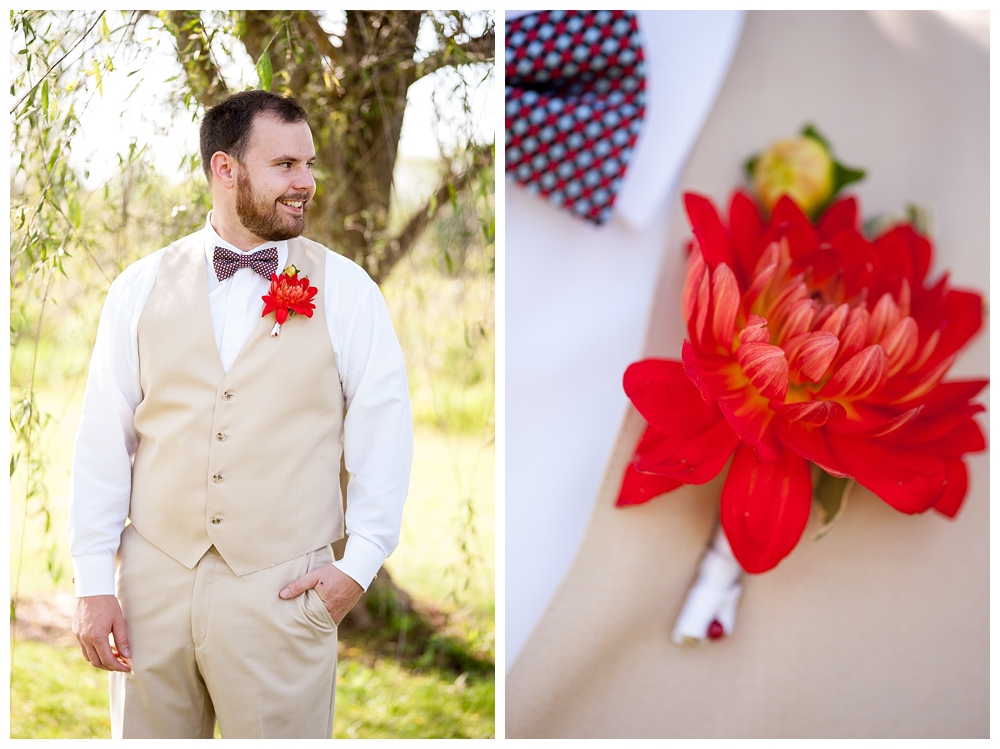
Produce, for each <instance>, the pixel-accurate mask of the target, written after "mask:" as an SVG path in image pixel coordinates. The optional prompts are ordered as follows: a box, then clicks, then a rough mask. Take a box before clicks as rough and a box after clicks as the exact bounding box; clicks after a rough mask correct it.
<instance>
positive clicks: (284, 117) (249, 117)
mask: <svg viewBox="0 0 1000 749" xmlns="http://www.w3.org/2000/svg"><path fill="white" fill-rule="evenodd" d="M259 114H268V115H272V116H274V117H276V118H277V119H279V120H281V121H282V122H306V110H304V109H303V108H302V105H301V104H299V103H298V101H296V100H295V99H294V98H292V97H291V96H278V95H277V94H272V93H271V92H269V91H241V92H240V93H238V94H233V95H232V96H230V97H228V98H227V99H225V100H224V101H221V102H219V103H218V104H216V105H215V106H214V107H212V108H211V109H209V110H208V111H207V112H205V116H204V117H202V118H201V129H200V140H201V168H202V169H203V170H204V172H205V177H207V178H208V181H209V182H211V181H212V155H213V154H214V153H215V152H216V151H222V152H223V153H228V154H229V155H230V156H232V157H233V158H234V159H236V160H237V161H239V162H241V163H242V161H243V155H244V154H245V153H246V150H247V145H248V144H249V142H250V129H251V128H252V127H253V121H254V118H255V117H256V116H257V115H259Z"/></svg>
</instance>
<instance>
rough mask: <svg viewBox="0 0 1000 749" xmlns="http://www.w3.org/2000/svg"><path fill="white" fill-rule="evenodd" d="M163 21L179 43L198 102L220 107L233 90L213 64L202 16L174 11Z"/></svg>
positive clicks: (180, 56)
mask: <svg viewBox="0 0 1000 749" xmlns="http://www.w3.org/2000/svg"><path fill="white" fill-rule="evenodd" d="M161 18H162V19H163V23H164V25H165V26H166V27H167V30H169V31H170V33H171V34H173V35H174V38H175V39H176V40H177V51H178V53H179V54H178V56H177V57H178V59H179V60H180V63H181V65H182V66H183V68H184V73H185V75H186V76H187V79H188V84H189V85H190V87H191V90H192V91H193V92H194V95H195V98H197V99H198V102H199V103H200V104H201V105H202V106H204V107H206V108H207V107H211V106H213V105H214V104H217V103H218V102H219V101H221V100H222V99H224V98H225V97H226V96H227V95H228V94H229V89H228V88H227V86H226V82H225V81H224V80H223V79H222V75H221V74H220V73H219V70H218V68H217V67H216V66H215V63H214V62H212V55H211V50H210V48H209V42H208V39H207V38H206V37H205V27H204V26H203V25H202V23H201V15H200V13H199V12H198V11H196V10H171V11H166V12H163V13H161Z"/></svg>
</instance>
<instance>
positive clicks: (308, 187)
mask: <svg viewBox="0 0 1000 749" xmlns="http://www.w3.org/2000/svg"><path fill="white" fill-rule="evenodd" d="M292 187H293V188H294V189H296V190H302V191H304V192H308V193H309V197H310V198H311V197H312V195H313V193H314V192H315V191H316V180H315V179H314V178H313V175H312V171H311V170H310V169H309V167H308V166H306V165H305V164H303V165H302V166H301V167H299V168H298V169H296V170H295V179H294V180H293V181H292Z"/></svg>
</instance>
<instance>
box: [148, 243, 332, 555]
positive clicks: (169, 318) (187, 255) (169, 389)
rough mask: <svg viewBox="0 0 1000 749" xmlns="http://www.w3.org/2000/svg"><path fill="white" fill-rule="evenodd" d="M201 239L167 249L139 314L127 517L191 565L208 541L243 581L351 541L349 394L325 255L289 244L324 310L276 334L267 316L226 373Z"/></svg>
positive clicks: (323, 251)
mask: <svg viewBox="0 0 1000 749" xmlns="http://www.w3.org/2000/svg"><path fill="white" fill-rule="evenodd" d="M203 242H204V240H203V235H202V234H201V233H200V232H199V233H196V234H192V235H191V236H188V237H185V238H184V239H181V240H179V241H177V242H175V243H174V244H172V245H170V246H169V247H167V248H166V250H165V251H164V255H163V259H162V261H161V263H160V266H159V269H158V271H157V274H156V280H155V282H154V284H153V289H152V291H151V293H150V296H149V299H148V301H147V302H146V305H145V307H144V308H143V311H142V314H141V315H140V317H139V327H138V339H139V369H140V383H141V386H142V396H143V397H142V402H141V403H140V404H139V406H138V408H137V409H136V412H135V429H136V433H137V435H138V437H139V445H138V448H137V450H136V455H135V461H134V463H133V468H132V501H131V505H130V508H129V518H130V520H131V522H132V524H133V525H134V526H135V528H136V530H137V531H139V533H141V534H142V535H143V536H144V537H145V538H147V539H148V540H149V541H150V542H152V543H153V544H155V545H156V546H157V547H159V548H160V549H161V550H163V551H164V552H166V553H167V554H169V555H170V556H172V557H173V558H174V559H176V560H177V561H178V562H180V563H181V564H183V565H185V566H187V567H189V568H191V567H194V565H195V564H197V563H198V560H199V559H201V557H202V555H203V554H204V553H205V551H207V550H208V549H209V547H211V546H213V545H214V546H215V547H216V549H218V551H219V553H220V554H221V555H222V557H223V559H225V560H226V562H227V563H228V564H229V566H230V567H231V568H232V570H233V571H234V572H235V573H236V574H237V575H244V574H247V573H250V572H255V571H257V570H260V569H263V568H264V567H269V566H271V565H274V564H278V563H279V562H284V561H286V560H288V559H292V558H294V557H296V556H299V555H301V554H305V553H307V552H309V551H312V550H313V549H317V548H319V547H321V546H323V545H325V544H329V543H331V542H333V541H336V540H338V539H340V538H342V537H343V535H344V517H343V510H342V507H341V495H340V481H339V475H340V456H341V451H342V448H343V416H344V396H343V390H342V388H341V384H340V377H339V375H338V372H337V366H336V362H335V360H334V353H333V346H332V344H331V342H330V334H329V331H328V329H327V324H326V315H325V312H324V303H323V300H324V290H323V280H324V269H325V263H326V253H327V252H328V250H327V249H325V248H324V247H322V246H321V245H319V244H316V243H315V242H312V241H310V240H307V239H301V238H300V239H293V240H290V241H289V242H288V264H294V265H295V266H296V267H298V268H299V269H300V271H301V272H302V273H305V274H307V275H308V276H309V280H310V282H311V283H312V285H314V286H316V287H318V288H319V293H318V294H317V296H316V300H315V301H316V310H315V312H314V313H313V316H312V317H311V318H307V317H303V316H299V315H296V316H294V317H292V318H290V319H289V320H288V321H287V322H286V323H285V324H284V325H282V326H281V334H280V335H279V336H277V337H271V336H270V335H269V334H270V331H271V328H272V326H273V325H274V315H268V316H267V317H265V318H261V319H260V320H259V321H258V322H257V325H256V327H255V328H254V330H253V332H252V333H251V334H250V337H249V339H247V342H246V344H245V345H244V347H243V349H242V351H240V353H239V355H238V356H237V358H236V361H235V362H234V363H233V366H232V367H231V368H230V370H229V372H228V374H227V373H226V372H225V371H224V370H223V368H222V361H221V360H220V358H219V352H218V347H217V344H216V342H215V335H214V333H213V329H212V320H211V312H210V309H209V301H208V283H207V279H206V269H205V252H204V244H203ZM261 308H262V309H263V303H262V305H261Z"/></svg>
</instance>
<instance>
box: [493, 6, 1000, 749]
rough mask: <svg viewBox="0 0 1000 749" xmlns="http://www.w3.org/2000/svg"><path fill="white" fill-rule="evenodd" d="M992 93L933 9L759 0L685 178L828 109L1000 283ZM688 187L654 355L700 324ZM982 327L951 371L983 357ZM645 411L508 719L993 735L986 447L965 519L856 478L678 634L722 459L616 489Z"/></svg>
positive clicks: (962, 281)
mask: <svg viewBox="0 0 1000 749" xmlns="http://www.w3.org/2000/svg"><path fill="white" fill-rule="evenodd" d="M989 94H990V87H989V53H988V50H986V49H984V48H982V47H980V46H978V45H977V44H976V43H974V42H972V41H971V40H970V39H968V38H966V37H965V36H964V35H963V33H962V32H961V31H960V30H958V29H956V28H955V27H954V26H952V25H951V24H949V23H947V22H946V21H945V20H944V19H943V18H942V17H941V16H939V15H937V14H934V13H911V14H896V13H827V12H781V13H770V12H768V13H756V12H752V11H751V12H750V13H749V15H748V16H747V20H746V26H745V29H744V33H743V37H742V39H741V41H740V44H739V47H738V49H737V51H736V54H735V57H734V59H733V63H732V66H731V67H730V70H729V75H728V78H727V79H726V82H725V83H724V85H723V87H722V89H721V91H720V93H719V97H718V100H717V101H716V103H715V107H714V109H713V110H712V113H711V114H710V116H709V118H708V121H707V122H706V125H705V127H704V129H703V131H702V133H701V135H700V137H699V140H698V142H697V144H696V146H695V148H694V151H693V152H692V154H691V157H690V159H689V162H688V165H687V167H686V169H685V172H684V175H683V176H682V178H681V182H680V184H681V187H682V188H683V189H686V190H695V191H698V192H701V193H704V194H707V195H710V196H712V197H713V198H714V199H715V200H716V202H717V204H722V205H724V206H728V199H729V195H730V191H731V190H732V188H733V187H734V186H735V185H736V184H737V183H739V181H740V180H741V177H742V173H741V172H742V164H743V161H744V160H745V159H746V158H747V156H748V155H749V154H751V153H754V152H755V150H759V149H761V148H763V147H765V146H766V145H767V144H768V143H770V142H771V141H773V140H775V139H777V138H779V137H785V136H787V135H789V134H791V133H793V132H795V131H796V130H797V129H798V128H800V127H801V126H802V125H803V124H804V123H805V122H807V121H809V122H813V123H815V124H816V125H817V126H818V127H819V129H820V130H821V132H823V134H824V135H826V136H827V137H828V138H830V140H831V141H832V143H833V146H834V148H835V153H836V154H837V155H838V156H840V157H841V158H842V159H843V160H844V162H845V163H847V164H850V165H852V166H855V165H857V166H861V167H865V168H868V169H869V173H868V177H867V179H866V180H865V181H864V182H862V183H860V186H858V188H857V189H856V190H854V189H852V190H851V192H855V193H858V194H860V196H861V207H862V209H863V211H864V213H865V215H866V216H870V215H873V214H875V213H878V212H884V211H893V212H895V213H897V214H899V213H901V212H902V210H903V209H904V207H905V205H906V202H908V201H913V202H915V203H917V204H919V205H922V206H925V207H927V208H928V209H930V211H931V215H932V216H933V218H934V223H933V228H934V232H933V233H934V238H935V245H936V248H937V255H936V257H935V261H934V266H933V270H932V278H937V277H938V276H939V275H940V273H941V272H942V271H943V270H944V269H950V270H952V271H953V273H954V275H953V277H952V279H953V280H952V283H953V284H954V285H956V286H962V287H968V286H976V287H978V288H979V289H980V290H982V291H986V290H987V289H988V283H989V281H988V274H987V273H986V269H987V263H988V258H989V246H990V241H989V240H990V226H989V217H990V211H989V195H990V182H989V161H990V158H989V157H990V149H989V135H990V129H989V122H990V118H989V104H990V98H989ZM679 206H680V200H677V201H676V203H675V207H676V208H675V214H674V217H673V219H672V234H673V236H672V238H671V241H670V242H669V245H668V246H667V247H666V248H665V258H666V260H665V263H666V267H665V269H664V273H663V275H662V278H661V283H660V286H659V292H658V298H657V300H656V302H654V308H653V310H652V313H651V315H650V320H651V321H653V323H652V324H651V328H650V331H649V334H648V337H647V343H646V350H645V354H646V355H648V356H661V357H667V358H674V359H676V358H678V357H679V353H680V349H681V341H682V339H683V337H684V333H685V329H684V322H683V318H682V315H681V310H680V297H681V287H682V284H683V280H684V253H683V248H684V245H685V242H686V241H687V240H688V237H689V234H690V229H689V228H688V224H687V221H686V218H685V217H684V216H683V215H682V214H681V213H680V211H679ZM988 327H989V326H988V319H987V320H984V327H983V330H982V331H981V332H980V334H979V336H978V337H977V338H976V339H975V340H974V341H973V343H972V345H970V346H969V348H968V349H967V350H965V351H964V352H963V354H962V356H961V357H960V358H959V360H958V362H957V363H956V366H955V368H954V370H953V371H952V373H951V374H950V375H949V377H948V379H970V378H972V377H975V376H982V375H983V374H984V373H986V372H988V371H989V338H990V336H989V329H988ZM977 400H980V401H983V402H987V401H988V392H987V394H985V395H984V396H981V397H980V398H978V399H977ZM986 421H987V420H986V419H985V418H982V417H980V424H982V425H983V426H984V428H985V426H986ZM643 428H644V422H643V420H642V418H641V417H640V416H638V414H637V413H636V412H635V411H634V410H633V409H629V413H628V415H627V417H626V419H625V422H624V425H623V427H622V431H621V432H620V435H619V439H618V441H617V444H616V446H615V449H614V451H613V454H612V456H611V458H610V461H609V464H608V470H607V473H606V475H605V478H604V482H603V485H602V487H601V489H600V491H599V494H598V497H597V501H596V505H595V507H594V511H593V515H592V516H591V519H590V524H589V526H588V529H587V533H586V535H585V537H584V539H583V542H582V544H581V546H580V549H579V552H578V554H577V556H576V559H575V561H574V563H573V566H572V567H571V568H570V570H569V572H568V573H567V575H566V577H565V578H564V580H563V582H562V585H561V587H560V588H559V590H558V592H557V593H556V595H555V597H554V598H553V599H552V601H551V603H550V606H549V608H548V610H547V611H546V613H545V614H544V616H543V617H542V619H541V620H540V621H539V623H538V625H537V626H536V628H535V630H534V632H533V634H532V636H531V638H530V639H529V640H528V642H527V643H526V644H525V646H524V648H523V650H522V651H521V652H520V654H519V655H518V658H517V660H516V661H515V662H514V664H513V665H512V667H511V669H510V671H509V672H508V674H507V679H506V703H505V711H506V725H505V730H506V736H507V738H525V737H613V736H614V737H716V738H722V737H772V738H775V737H907V736H912V737H987V736H989V733H990V492H989V488H990V480H989V479H990V476H989V473H990V470H989V468H990V467H989V456H988V455H987V454H986V453H977V454H975V455H973V456H971V457H969V458H968V459H967V463H968V466H969V475H970V488H969V494H968V496H967V497H966V501H965V505H964V506H963V507H962V510H961V512H960V513H959V515H958V517H957V518H955V520H953V521H949V520H947V519H945V518H943V517H941V516H940V515H937V514H936V513H934V512H928V513H926V514H924V515H916V516H908V515H903V514H901V513H898V512H896V511H895V510H893V509H891V508H890V507H889V506H888V505H886V504H885V503H884V502H882V501H881V500H879V499H878V498H876V497H875V496H873V495H872V494H871V493H870V492H868V491H866V490H862V489H860V488H859V489H857V490H855V491H854V492H853V493H852V495H851V498H850V502H849V503H848V507H847V511H846V513H845V514H844V516H843V518H841V519H840V520H839V521H838V522H837V523H836V525H835V526H834V527H833V529H832V530H831V531H830V533H829V534H827V535H826V536H824V537H823V538H822V540H820V541H815V542H814V541H812V540H811V539H812V537H813V535H814V534H815V533H816V531H817V530H818V529H819V525H820V523H819V518H818V516H817V514H816V513H814V514H813V516H812V518H811V520H810V524H809V526H808V527H807V529H806V532H805V534H804V535H803V538H802V540H801V541H800V542H799V545H798V546H797V547H796V548H795V550H794V551H793V552H792V553H791V554H790V555H789V556H788V557H787V558H786V559H785V560H784V561H782V562H781V564H780V565H778V567H777V568H775V569H774V570H771V571H770V572H767V573H766V574H763V575H748V576H746V577H744V580H743V584H744V593H743V598H742V600H741V602H740V606H739V613H738V615H737V621H736V630H735V632H734V633H733V635H732V636H729V637H725V638H723V639H721V640H719V641H717V642H714V643H712V644H709V645H705V646H704V647H691V648H682V647H678V646H677V645H674V644H673V643H672V642H671V641H670V630H671V628H672V626H673V624H674V621H675V619H676V617H677V614H678V612H679V610H680V607H681V605H682V603H683V600H684V595H685V593H686V591H687V588H688V586H689V585H690V584H691V582H692V579H693V577H694V574H695V569H696V565H697V563H698V559H699V556H700V555H701V553H702V550H703V548H704V545H705V543H706V542H707V541H708V540H709V538H710V536H711V533H712V531H713V526H714V524H715V522H716V517H717V513H718V504H719V492H720V490H721V486H722V481H721V477H720V479H719V480H716V481H713V482H711V483H709V484H706V485H703V486H686V487H683V488H681V489H678V490H676V491H675V492H672V493H670V494H667V495H665V496H663V497H660V498H658V499H655V500H653V501H652V502H649V503H647V504H644V505H642V506H639V507H632V508H628V509H626V510H618V509H616V508H615V507H614V500H615V497H616V496H617V492H618V488H619V487H620V485H621V477H622V474H623V472H624V470H625V467H626V466H627V465H628V462H629V460H631V457H632V452H633V450H634V447H635V444H636V442H637V441H638V439H639V436H640V435H641V434H642V431H643ZM515 469H516V467H515V466H511V465H510V464H508V465H507V470H508V471H511V470H515ZM581 499H582V498H581ZM516 582H517V581H511V580H510V579H508V584H516Z"/></svg>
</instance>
